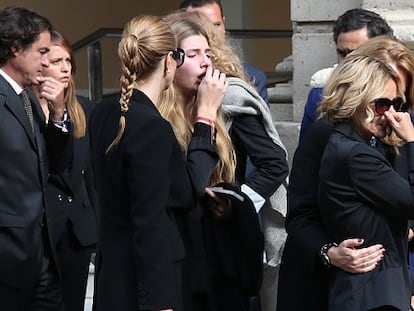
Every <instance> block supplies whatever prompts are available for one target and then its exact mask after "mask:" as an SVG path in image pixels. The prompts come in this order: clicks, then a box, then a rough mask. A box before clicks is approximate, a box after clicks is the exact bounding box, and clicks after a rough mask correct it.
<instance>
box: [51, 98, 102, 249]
mask: <svg viewBox="0 0 414 311" xmlns="http://www.w3.org/2000/svg"><path fill="white" fill-rule="evenodd" d="M78 100H79V102H80V104H81V105H82V108H83V110H84V112H85V115H86V120H87V122H89V115H90V113H91V110H92V106H91V103H90V102H89V100H87V99H86V98H81V97H79V98H78ZM47 200H48V201H47V202H48V204H49V206H50V210H51V215H50V216H51V217H50V220H49V227H50V233H51V235H52V238H53V243H54V245H55V246H56V244H57V243H58V242H59V241H60V239H61V237H62V235H63V233H64V231H65V230H67V222H68V221H70V223H71V224H72V228H73V233H74V235H75V237H76V239H77V240H78V242H79V244H80V245H81V246H84V247H87V246H88V247H91V246H93V245H94V244H95V243H96V240H97V233H96V216H95V213H96V208H97V198H96V193H95V185H94V179H93V172H92V163H91V159H90V141H89V132H88V129H86V133H85V136H84V137H81V138H74V139H73V155H72V157H71V160H70V164H69V166H68V168H67V169H66V170H65V171H64V172H63V173H62V174H51V175H50V176H49V184H48V188H47Z"/></svg>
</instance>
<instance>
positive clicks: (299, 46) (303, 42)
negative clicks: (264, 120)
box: [269, 0, 414, 159]
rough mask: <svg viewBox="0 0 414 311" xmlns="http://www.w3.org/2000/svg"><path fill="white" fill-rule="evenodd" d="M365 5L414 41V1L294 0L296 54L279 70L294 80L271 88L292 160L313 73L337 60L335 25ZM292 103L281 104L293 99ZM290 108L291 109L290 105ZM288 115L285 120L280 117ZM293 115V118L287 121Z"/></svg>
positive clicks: (397, 33) (279, 128) (293, 52)
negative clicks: (337, 21) (337, 20)
mask: <svg viewBox="0 0 414 311" xmlns="http://www.w3.org/2000/svg"><path fill="white" fill-rule="evenodd" d="M352 8H364V9H368V10H372V11H375V12H377V13H378V14H380V15H381V16H383V17H384V18H385V19H386V20H387V21H388V23H389V24H390V26H391V27H392V28H393V29H394V33H395V35H396V36H397V37H398V38H400V39H401V40H406V41H409V42H411V43H413V42H414V1H412V0H346V1H344V0H314V1H308V0H291V20H292V29H293V36H292V55H291V56H290V57H288V58H287V59H286V60H285V61H284V62H283V63H282V64H278V65H277V66H276V70H292V72H293V74H292V81H290V82H289V83H286V84H282V85H276V87H275V88H274V89H269V93H270V96H271V98H272V99H273V102H274V103H275V105H274V106H273V107H272V113H273V115H274V119H275V121H276V125H277V128H278V130H279V131H280V133H281V136H282V139H283V141H284V143H285V144H286V145H287V147H288V151H289V157H290V159H292V157H293V153H294V150H295V148H296V145H297V138H298V131H299V125H300V121H301V120H302V115H303V108H304V105H305V102H306V98H307V95H308V92H309V89H310V87H309V81H310V77H311V76H312V74H313V73H314V72H316V71H318V70H319V69H322V68H326V67H332V66H333V65H334V64H335V63H336V53H335V44H334V42H333V39H332V25H333V22H334V21H335V20H336V18H337V17H338V16H339V15H341V14H342V13H344V12H345V11H346V10H348V9H352ZM289 94H291V102H292V105H291V106H289V105H288V106H286V105H279V103H282V102H283V101H284V100H283V99H282V98H285V99H286V98H289ZM286 107H289V108H286ZM280 115H282V116H284V118H283V117H282V119H281V118H280V117H278V116H280ZM286 116H290V117H291V119H290V120H289V121H286V119H288V117H286Z"/></svg>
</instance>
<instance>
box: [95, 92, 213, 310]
mask: <svg viewBox="0 0 414 311" xmlns="http://www.w3.org/2000/svg"><path fill="white" fill-rule="evenodd" d="M119 118H120V106H119V104H118V103H117V101H114V102H108V103H101V104H99V105H98V106H97V107H96V108H95V111H94V113H93V116H92V118H91V130H90V133H91V142H92V154H93V165H94V172H95V177H96V183H97V190H98V195H99V202H100V209H99V221H98V224H99V230H98V233H99V236H98V246H97V262H96V269H97V270H96V287H95V301H94V307H95V308H96V310H99V311H101V310H111V311H112V310H125V311H128V310H134V311H135V310H138V309H139V310H158V309H163V308H171V307H174V308H176V306H177V300H178V297H177V295H178V294H179V293H178V291H179V285H178V284H179V282H178V279H179V275H178V265H177V262H179V261H180V260H182V259H183V257H184V248H183V244H182V241H181V238H180V235H179V233H178V230H177V227H176V221H175V215H174V214H175V213H185V212H187V211H188V210H189V209H191V208H192V207H194V206H195V205H196V200H197V198H198V197H199V196H201V195H202V194H203V193H204V187H205V185H207V182H208V180H209V178H210V175H211V173H212V171H213V168H214V166H215V164H216V162H217V150H216V148H215V144H211V136H210V134H211V132H210V127H209V126H208V125H205V124H200V123H197V124H196V126H195V128H194V136H193V138H192V141H191V143H190V146H189V148H188V153H187V157H188V159H187V161H186V160H185V155H184V154H183V152H182V151H181V149H180V146H179V144H178V142H177V140H176V138H175V135H174V133H173V130H172V128H171V126H170V124H169V123H168V122H167V121H166V120H164V119H163V118H162V117H161V115H160V114H159V112H158V110H157V109H156V107H155V106H154V104H153V103H152V102H151V101H150V99H149V98H148V97H147V96H146V95H145V94H144V93H142V92H140V91H136V90H135V91H134V93H133V96H132V98H131V102H130V107H129V110H128V112H127V113H126V128H125V132H124V134H123V137H122V139H121V141H120V143H119V145H118V146H116V147H115V148H114V149H113V150H112V151H110V152H109V153H107V154H106V153H105V151H106V149H107V147H108V146H109V144H110V143H111V142H112V141H113V139H114V138H115V136H116V134H117V132H118V123H119ZM177 310H178V309H177Z"/></svg>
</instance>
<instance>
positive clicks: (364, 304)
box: [319, 124, 414, 311]
mask: <svg viewBox="0 0 414 311" xmlns="http://www.w3.org/2000/svg"><path fill="white" fill-rule="evenodd" d="M406 148H407V172H408V181H407V180H406V179H405V178H403V177H402V176H401V175H400V174H399V173H398V172H396V171H395V170H394V169H393V167H392V165H391V163H390V162H389V161H388V159H387V158H386V157H385V156H384V155H383V153H382V152H380V151H379V150H377V148H374V147H372V146H370V145H369V144H368V143H367V142H365V141H364V140H363V139H362V138H361V137H360V136H359V135H358V134H357V133H356V131H355V130H354V129H353V128H352V127H351V126H350V125H348V124H338V125H335V126H334V128H333V134H332V135H331V136H330V138H329V141H328V143H327V145H326V148H325V151H324V155H323V157H322V160H321V168H320V174H319V175H320V181H319V203H320V210H321V215H322V220H323V224H324V226H325V227H326V228H327V231H328V232H329V234H330V235H331V236H332V237H333V238H334V241H336V242H341V241H342V240H344V239H346V238H349V237H362V238H364V244H363V245H362V247H366V246H370V245H373V244H377V243H381V244H382V245H383V246H384V248H385V250H386V251H385V253H384V259H383V260H381V261H380V262H379V263H378V265H377V267H376V268H375V269H374V270H372V271H370V272H367V273H362V274H350V273H346V272H344V271H342V270H340V269H335V270H334V271H333V274H332V277H331V284H330V294H329V310H334V311H335V310H349V311H351V310H370V309H372V308H378V307H381V306H394V307H395V308H397V309H398V310H409V306H410V297H411V293H410V287H411V286H410V280H409V272H408V269H407V267H408V264H407V254H408V249H407V248H408V241H407V239H408V236H407V222H408V218H409V217H410V218H412V217H413V215H414V190H413V186H414V159H413V156H414V143H408V144H407V145H406Z"/></svg>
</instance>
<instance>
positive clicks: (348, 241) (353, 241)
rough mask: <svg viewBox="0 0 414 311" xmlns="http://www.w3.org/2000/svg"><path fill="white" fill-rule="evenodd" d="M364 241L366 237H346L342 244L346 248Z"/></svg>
mask: <svg viewBox="0 0 414 311" xmlns="http://www.w3.org/2000/svg"><path fill="white" fill-rule="evenodd" d="M363 243H364V239H346V240H344V241H342V242H341V244H342V245H343V246H344V247H346V248H356V247H359V246H361V245H362V244H363Z"/></svg>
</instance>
